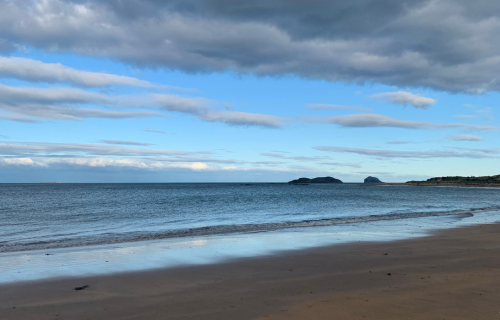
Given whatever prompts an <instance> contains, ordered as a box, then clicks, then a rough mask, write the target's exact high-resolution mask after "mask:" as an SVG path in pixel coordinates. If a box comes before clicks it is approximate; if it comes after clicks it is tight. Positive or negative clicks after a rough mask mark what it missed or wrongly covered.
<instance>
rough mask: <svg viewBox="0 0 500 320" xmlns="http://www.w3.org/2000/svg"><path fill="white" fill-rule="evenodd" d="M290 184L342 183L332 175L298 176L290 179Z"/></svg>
mask: <svg viewBox="0 0 500 320" xmlns="http://www.w3.org/2000/svg"><path fill="white" fill-rule="evenodd" d="M288 183H290V184H299V183H343V182H342V181H341V180H339V179H335V178H332V177H317V178H314V179H309V178H299V179H295V180H292V181H289V182H288Z"/></svg>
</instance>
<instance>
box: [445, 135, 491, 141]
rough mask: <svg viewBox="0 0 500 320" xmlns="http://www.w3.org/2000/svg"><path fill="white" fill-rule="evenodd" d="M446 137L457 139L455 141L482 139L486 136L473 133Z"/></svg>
mask: <svg viewBox="0 0 500 320" xmlns="http://www.w3.org/2000/svg"><path fill="white" fill-rule="evenodd" d="M446 139H450V140H455V141H482V140H484V138H481V137H478V136H471V135H449V136H447V137H446Z"/></svg>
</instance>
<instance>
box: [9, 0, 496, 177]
mask: <svg viewBox="0 0 500 320" xmlns="http://www.w3.org/2000/svg"><path fill="white" fill-rule="evenodd" d="M354 2H356V1H354ZM361 2H362V3H361V4H357V5H356V4H355V3H353V4H352V6H353V7H352V8H349V6H350V5H347V8H343V10H345V12H344V14H343V15H342V16H338V15H332V16H328V14H329V12H330V11H331V12H332V14H333V13H334V12H337V11H336V10H337V9H338V8H335V7H331V6H332V5H333V4H329V5H325V3H324V2H321V1H318V2H317V3H316V2H315V1H313V3H312V4H311V5H310V6H307V8H306V9H304V8H302V7H301V6H300V2H297V3H294V4H292V3H290V4H283V3H281V2H276V3H275V2H274V1H269V2H265V3H262V4H261V3H259V2H256V4H255V6H256V7H255V8H248V7H246V6H244V5H241V6H238V5H237V3H238V2H235V3H231V4H230V5H229V7H231V6H234V8H231V9H232V10H229V9H227V7H228V5H227V3H226V5H225V6H224V5H223V4H224V3H225V2H224V1H222V0H221V1H215V0H211V1H200V2H193V3H191V2H189V1H188V2H186V3H190V4H191V5H192V6H187V7H183V5H182V3H180V2H177V1H166V2H162V3H158V2H156V1H145V2H136V1H130V2H129V5H130V7H128V6H124V5H123V3H122V4H120V3H119V2H116V1H103V2H94V1H84V2H81V1H79V2H76V1H75V2H72V1H58V0H45V1H34V2H12V1H0V9H2V10H0V11H1V12H4V13H7V14H4V15H0V31H1V32H0V44H1V45H0V182H42V181H64V182H238V181H255V182H257V181H269V182H279V181H288V180H291V179H295V178H298V177H302V176H307V177H315V176H324V175H330V176H334V177H336V178H339V179H341V180H343V181H345V182H358V181H362V180H363V179H364V178H365V177H366V176H368V175H373V176H377V177H379V178H380V179H381V180H383V181H388V182H389V181H397V182H399V181H407V180H410V179H419V180H420V179H426V178H428V177H431V176H441V175H467V176H468V175H475V176H479V175H491V174H498V172H497V171H495V170H497V169H496V168H497V167H498V165H497V164H498V157H499V155H500V146H499V143H498V141H499V139H498V135H499V129H500V123H499V122H498V120H497V119H496V110H497V106H496V103H497V101H498V91H499V88H500V86H499V85H498V83H497V80H496V75H497V74H499V73H498V71H500V62H497V61H500V51H499V50H497V49H498V48H496V47H495V45H491V43H490V42H491V41H492V39H494V38H495V37H498V36H497V34H498V32H496V31H497V30H498V28H499V26H500V21H498V19H497V18H496V17H494V16H493V17H492V16H491V13H490V12H491V10H492V8H493V9H494V10H497V9H499V6H498V5H496V4H495V3H494V2H489V1H484V3H483V4H481V5H480V6H479V7H481V6H482V7H484V8H483V9H484V10H480V9H481V8H479V9H477V8H476V9H475V10H476V11H477V12H475V14H474V15H470V16H469V15H468V13H467V11H464V10H461V9H467V7H468V6H469V4H467V3H465V2H461V1H443V0H439V1H438V0H432V1H430V0H429V1H418V6H417V5H416V3H417V2H414V3H412V5H408V6H407V7H404V8H403V7H402V8H398V9H394V10H393V11H394V12H392V11H387V10H385V11H384V6H389V5H392V6H394V3H393V2H392V1H385V0H384V1H379V2H378V3H377V4H376V5H377V6H379V7H380V8H379V9H380V10H382V11H383V12H386V11H387V12H389V13H387V15H386V16H383V17H380V16H376V17H375V16H374V17H368V18H366V16H364V15H363V14H365V13H366V12H368V10H371V11H369V12H372V11H373V10H372V9H369V8H368V7H366V8H365V7H364V6H363V5H366V4H367V3H371V2H372V1H361ZM197 6H201V7H200V8H198V7H197ZM259 6H260V7H259ZM333 6H335V5H333ZM364 10H365V11H364ZM494 10H493V11H494ZM308 11H310V12H308ZM255 12H259V13H261V14H255ZM304 12H305V13H304ZM318 12H321V14H324V15H325V17H322V18H324V19H320V18H317V17H318V14H319V13H318ZM442 12H447V14H448V16H449V17H452V18H453V19H451V18H450V19H443V20H442V21H437V22H436V20H435V19H433V18H432V17H434V16H435V15H439V14H441V13H442ZM464 12H466V13H464ZM307 13H309V14H310V15H311V16H314V17H316V18H315V19H312V20H307V19H300V18H301V17H302V16H301V15H304V14H307ZM16 15H18V20H16V21H18V22H11V21H10V20H9V19H14V18H15V17H16ZM422 15H423V16H425V17H428V18H429V19H431V20H432V23H426V21H422ZM360 17H365V18H364V19H368V22H367V23H366V24H367V26H366V27H365V29H363V28H364V27H363V26H361V27H360V26H359V21H361V20H359V19H361V18H360ZM326 18H328V19H326ZM402 18H405V20H404V21H405V22H404V24H403V25H400V26H399V27H397V28H396V27H395V26H394V25H397V24H400V23H401V21H402V20H401V19H402ZM288 19H290V21H295V20H293V19H298V20H297V21H301V22H300V23H297V24H289V23H287V21H288ZM412 19H414V20H415V21H416V22H414V23H412ZM19 21H20V22H19ZM75 21H76V22H75ZM304 21H305V22H304ZM457 21H462V22H461V24H460V27H457V26H456V25H455V24H456V23H457ZM21 22H22V23H21ZM152 22H154V23H152ZM12 23H14V24H16V25H15V28H13V27H11V24H12ZM25 26H29V27H30V28H31V29H29V30H28V31H30V32H28V31H26V32H24V30H23V28H24V27H25ZM110 26H111V27H110ZM374 26H378V27H380V29H376V30H383V31H377V32H373V31H372V30H373V27H374ZM450 26H453V27H454V28H455V29H453V30H455V31H453V32H452V31H446V30H448V29H447V28H445V27H450ZM89 29H90V30H89ZM110 30H111V31H110ZM226 30H229V31H227V33H226ZM328 30H330V31H331V33H329V32H327V31H328ZM449 30H451V29H449ZM125 34H126V36H124V35H125ZM409 35H411V36H412V37H411V39H408V36H409ZM485 35H489V37H485ZM433 37H435V39H434V38H433ZM464 39H466V40H468V41H469V43H472V42H473V43H474V44H475V45H474V48H473V49H471V46H470V45H469V46H468V45H464V44H463V43H464ZM493 42H494V41H493ZM443 43H445V44H446V46H444V47H443ZM499 43H500V42H499ZM450 48H453V51H450Z"/></svg>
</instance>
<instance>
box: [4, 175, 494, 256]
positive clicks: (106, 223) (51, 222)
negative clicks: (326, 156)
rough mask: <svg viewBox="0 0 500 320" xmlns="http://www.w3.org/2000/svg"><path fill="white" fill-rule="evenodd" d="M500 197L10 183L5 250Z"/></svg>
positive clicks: (317, 188)
mask: <svg viewBox="0 0 500 320" xmlns="http://www.w3.org/2000/svg"><path fill="white" fill-rule="evenodd" d="M495 209H500V190H499V189H488V188H434V187H404V186H364V185H354V184H344V185H337V184H326V185H325V184H316V185H314V184H311V185H304V186H302V185H287V184H250V185H246V184H228V183H226V184H222V183H221V184H215V183H214V184H0V221H1V224H0V252H15V251H25V250H40V249H53V248H60V247H73V246H86V245H96V244H106V243H122V242H130V241H140V240H152V239H165V238H178V237H186V236H203V235H214V234H220V235H223V234H233V233H248V232H257V231H259V232H265V231H273V230H283V229H289V228H302V227H318V226H329V225H338V224H346V223H360V222H375V221H380V220H400V219H403V220H404V219H413V218H426V217H433V216H445V215H450V216H452V215H471V214H474V213H478V212H482V211H491V210H495Z"/></svg>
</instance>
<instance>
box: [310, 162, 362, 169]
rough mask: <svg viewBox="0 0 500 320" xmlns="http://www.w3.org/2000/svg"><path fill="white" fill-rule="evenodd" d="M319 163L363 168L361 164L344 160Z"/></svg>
mask: <svg viewBox="0 0 500 320" xmlns="http://www.w3.org/2000/svg"><path fill="white" fill-rule="evenodd" d="M319 164H325V165H328V166H336V167H351V168H361V166H360V165H359V164H357V163H342V162H320V163H319Z"/></svg>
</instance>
